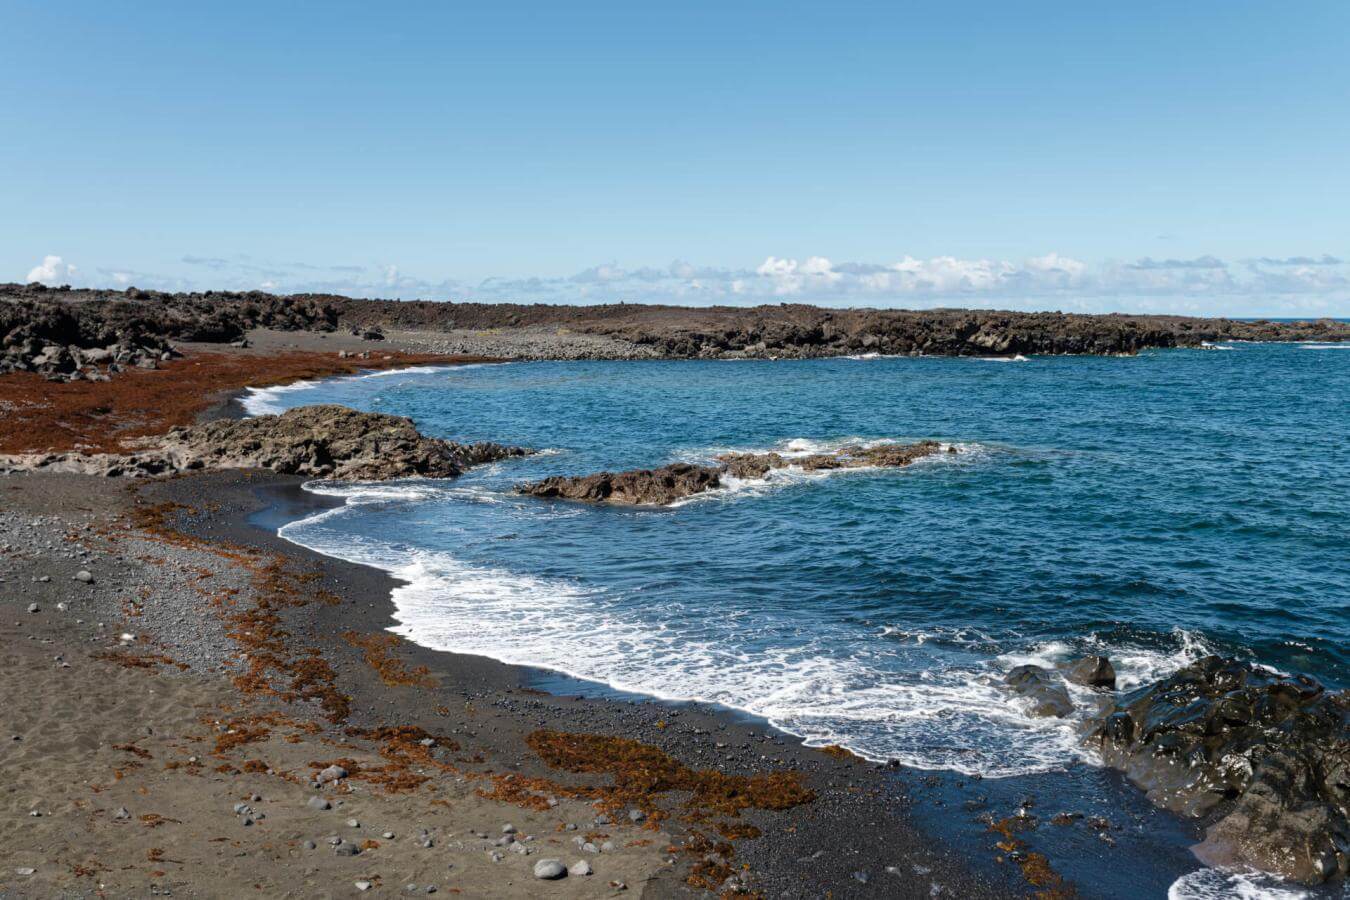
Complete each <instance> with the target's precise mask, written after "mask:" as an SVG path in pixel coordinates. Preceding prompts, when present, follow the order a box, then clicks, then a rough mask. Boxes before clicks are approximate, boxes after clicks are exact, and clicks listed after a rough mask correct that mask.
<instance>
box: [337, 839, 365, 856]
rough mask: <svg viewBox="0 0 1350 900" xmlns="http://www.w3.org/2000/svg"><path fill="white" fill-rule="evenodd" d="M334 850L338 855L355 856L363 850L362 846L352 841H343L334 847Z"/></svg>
mask: <svg viewBox="0 0 1350 900" xmlns="http://www.w3.org/2000/svg"><path fill="white" fill-rule="evenodd" d="M333 852H334V853H336V854H337V855H338V856H355V855H356V854H358V853H360V852H361V848H360V847H358V846H356V845H355V844H353V843H352V842H351V841H342V842H341V843H339V844H338V845H337V846H336V847H334V848H333Z"/></svg>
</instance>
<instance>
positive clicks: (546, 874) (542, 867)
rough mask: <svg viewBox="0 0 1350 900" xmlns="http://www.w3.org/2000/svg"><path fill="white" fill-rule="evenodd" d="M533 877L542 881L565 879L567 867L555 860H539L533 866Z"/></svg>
mask: <svg viewBox="0 0 1350 900" xmlns="http://www.w3.org/2000/svg"><path fill="white" fill-rule="evenodd" d="M534 877H535V878H539V879H542V880H544V881H557V880H558V879H559V878H566V877H567V867H566V866H564V865H563V864H562V862H561V861H559V860H556V859H541V860H539V862H537V863H535V864H534Z"/></svg>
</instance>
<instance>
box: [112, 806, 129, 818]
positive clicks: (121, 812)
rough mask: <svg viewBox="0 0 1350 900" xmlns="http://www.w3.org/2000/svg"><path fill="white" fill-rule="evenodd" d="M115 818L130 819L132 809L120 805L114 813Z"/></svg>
mask: <svg viewBox="0 0 1350 900" xmlns="http://www.w3.org/2000/svg"><path fill="white" fill-rule="evenodd" d="M113 818H114V819H118V820H125V819H130V818H131V811H130V810H128V809H127V808H126V807H125V806H119V807H117V812H115V813H113Z"/></svg>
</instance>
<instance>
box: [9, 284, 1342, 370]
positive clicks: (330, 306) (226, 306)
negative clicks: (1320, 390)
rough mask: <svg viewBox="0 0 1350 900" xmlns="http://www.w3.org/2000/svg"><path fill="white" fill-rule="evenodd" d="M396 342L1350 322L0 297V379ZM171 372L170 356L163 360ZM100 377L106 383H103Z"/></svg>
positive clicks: (1274, 335) (618, 352)
mask: <svg viewBox="0 0 1350 900" xmlns="http://www.w3.org/2000/svg"><path fill="white" fill-rule="evenodd" d="M259 328H265V329H274V330H278V331H283V332H284V331H291V332H313V333H318V334H334V333H345V334H348V335H351V336H355V337H356V338H358V339H361V340H366V341H377V342H378V341H381V340H384V339H385V338H386V335H391V334H394V333H401V334H403V335H406V336H407V338H408V339H409V340H411V341H414V342H416V343H418V344H419V345H421V346H422V347H423V348H424V349H427V350H432V351H435V352H441V353H459V354H472V355H479V356H493V357H502V358H511V359H814V358H827V357H836V356H851V355H867V354H877V355H893V356H1007V357H1012V356H1017V355H1032V354H1043V355H1063V354H1080V355H1131V354H1135V353H1138V352H1139V351H1141V350H1146V349H1150V348H1169V347H1199V346H1203V345H1204V344H1205V343H1206V342H1213V341H1228V340H1244V341H1345V340H1350V323H1346V322H1338V321H1336V320H1333V319H1318V320H1309V321H1303V322H1274V321H1267V320H1262V321H1240V320H1235V319H1207V318H1192V317H1184V316H1150V315H1117V314H1112V315H1087V314H1076V313H1060V312H1033V313H1027V312H1006V311H998V310H962V309H935V310H879V309H825V308H821V307H815V306H807V305H803V304H782V305H778V306H756V307H725V306H722V307H676V306H657V305H639V304H626V303H618V304H605V305H596V306H553V305H546V304H532V305H527V304H515V303H493V304H484V303H454V302H432V301H397V300H361V299H353V298H350V297H340V296H336V295H329V294H297V295H292V296H277V295H273V294H267V293H264V292H261V291H249V292H246V293H238V292H228V291H206V292H204V293H192V294H184V293H164V292H159V291H143V290H138V289H136V288H128V289H126V290H125V291H103V290H75V289H68V288H49V287H46V286H45V285H40V284H30V285H20V284H3V285H0V373H4V372H11V371H31V372H39V373H41V374H43V375H46V376H47V377H50V378H53V379H57V380H69V379H72V378H79V377H89V376H90V375H93V376H94V377H101V375H103V374H108V370H107V368H106V367H107V366H108V365H109V364H114V365H117V366H125V365H147V366H153V365H155V364H156V362H157V361H158V360H159V359H160V358H161V357H163V356H164V354H166V353H170V354H171V353H172V352H173V351H172V346H171V342H173V341H187V342H202V343H216V344H238V343H240V342H242V341H245V340H246V339H247V335H248V332H249V331H250V330H253V329H259ZM165 358H167V357H165ZM100 366H103V367H105V368H103V369H100V368H99V367H100Z"/></svg>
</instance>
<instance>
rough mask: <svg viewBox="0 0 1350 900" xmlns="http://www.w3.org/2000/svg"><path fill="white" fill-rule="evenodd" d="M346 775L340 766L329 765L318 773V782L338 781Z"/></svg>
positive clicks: (345, 771)
mask: <svg viewBox="0 0 1350 900" xmlns="http://www.w3.org/2000/svg"><path fill="white" fill-rule="evenodd" d="M346 777H347V770H346V769H344V768H342V766H329V767H328V768H326V769H324V770H323V771H322V772H320V773H319V774H318V777H317V780H318V782H319V784H327V783H328V782H330V781H338V780H340V779H343V778H346Z"/></svg>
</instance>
